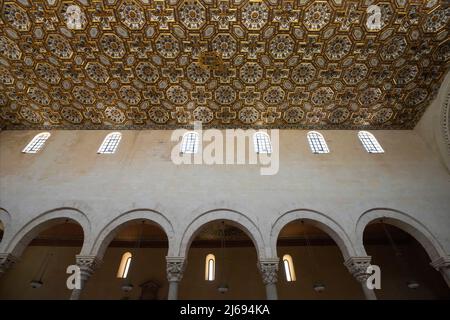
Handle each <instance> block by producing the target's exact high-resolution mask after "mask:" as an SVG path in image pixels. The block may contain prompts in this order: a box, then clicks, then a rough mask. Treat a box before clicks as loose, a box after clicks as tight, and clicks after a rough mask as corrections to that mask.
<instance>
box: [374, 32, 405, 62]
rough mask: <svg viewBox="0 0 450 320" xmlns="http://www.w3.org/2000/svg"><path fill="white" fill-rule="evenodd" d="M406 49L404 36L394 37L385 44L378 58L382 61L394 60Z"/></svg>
mask: <svg viewBox="0 0 450 320" xmlns="http://www.w3.org/2000/svg"><path fill="white" fill-rule="evenodd" d="M406 47H407V42H406V39H405V37H404V36H395V37H392V38H391V39H390V40H388V41H387V42H386V44H385V45H384V46H383V50H381V52H380V56H381V58H382V59H383V60H388V61H391V60H395V59H397V58H399V57H400V56H401V55H402V54H403V53H404V52H405V49H406Z"/></svg>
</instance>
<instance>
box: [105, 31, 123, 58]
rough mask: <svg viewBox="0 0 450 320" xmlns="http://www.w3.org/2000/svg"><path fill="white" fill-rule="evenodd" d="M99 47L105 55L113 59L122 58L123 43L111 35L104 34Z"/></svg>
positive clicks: (114, 35)
mask: <svg viewBox="0 0 450 320" xmlns="http://www.w3.org/2000/svg"><path fill="white" fill-rule="evenodd" d="M100 47H101V49H102V50H103V52H104V53H105V54H107V55H108V56H109V57H111V58H113V59H119V58H123V56H124V55H125V46H124V44H123V41H122V40H121V39H120V38H119V37H118V36H117V35H116V34H113V33H105V34H103V36H102V37H101V39H100Z"/></svg>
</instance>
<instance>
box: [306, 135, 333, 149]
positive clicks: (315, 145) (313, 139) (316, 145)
mask: <svg viewBox="0 0 450 320" xmlns="http://www.w3.org/2000/svg"><path fill="white" fill-rule="evenodd" d="M307 137H308V142H309V146H310V147H311V151H312V152H313V153H329V152H330V150H329V149H328V146H327V143H326V141H325V139H324V138H323V135H322V134H320V133H318V132H316V131H310V132H308V135H307Z"/></svg>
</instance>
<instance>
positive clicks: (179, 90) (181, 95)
mask: <svg viewBox="0 0 450 320" xmlns="http://www.w3.org/2000/svg"><path fill="white" fill-rule="evenodd" d="M167 98H168V99H169V100H170V102H172V103H174V104H177V105H182V104H185V103H186V102H187V100H188V94H187V92H186V90H185V89H184V88H183V87H182V86H178V85H174V86H170V87H169V89H167Z"/></svg>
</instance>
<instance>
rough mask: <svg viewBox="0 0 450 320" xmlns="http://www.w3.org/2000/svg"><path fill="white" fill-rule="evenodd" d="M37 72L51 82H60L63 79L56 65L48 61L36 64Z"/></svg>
mask: <svg viewBox="0 0 450 320" xmlns="http://www.w3.org/2000/svg"><path fill="white" fill-rule="evenodd" d="M35 71H36V74H37V75H38V76H39V77H40V78H41V79H43V80H44V81H45V82H47V83H49V84H58V83H59V81H60V80H61V76H60V75H59V72H58V70H57V69H56V67H54V66H52V65H51V64H49V63H47V62H40V63H38V64H37V65H36V69H35Z"/></svg>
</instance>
